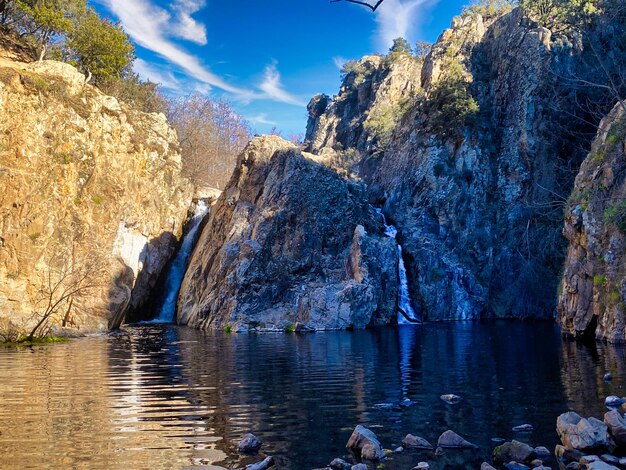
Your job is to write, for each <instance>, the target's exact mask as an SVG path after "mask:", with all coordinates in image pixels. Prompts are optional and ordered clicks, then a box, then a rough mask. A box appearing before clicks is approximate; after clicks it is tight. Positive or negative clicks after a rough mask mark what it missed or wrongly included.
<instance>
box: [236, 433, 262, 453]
mask: <svg viewBox="0 0 626 470" xmlns="http://www.w3.org/2000/svg"><path fill="white" fill-rule="evenodd" d="M262 445H263V442H262V441H261V440H260V439H258V438H257V437H256V436H255V435H254V434H252V433H248V434H245V435H244V436H243V438H242V439H241V441H240V442H239V445H238V446H237V449H238V450H239V452H241V453H244V454H250V453H254V452H258V450H259V449H260V448H261V446H262Z"/></svg>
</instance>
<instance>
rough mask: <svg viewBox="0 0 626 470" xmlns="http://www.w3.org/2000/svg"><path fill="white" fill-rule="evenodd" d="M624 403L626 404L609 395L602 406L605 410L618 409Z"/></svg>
mask: <svg viewBox="0 0 626 470" xmlns="http://www.w3.org/2000/svg"><path fill="white" fill-rule="evenodd" d="M624 403H626V400H624V399H623V398H620V397H616V396H614V395H610V396H608V397H606V398H605V399H604V406H606V407H607V408H619V407H620V406H622V405H623V404H624Z"/></svg>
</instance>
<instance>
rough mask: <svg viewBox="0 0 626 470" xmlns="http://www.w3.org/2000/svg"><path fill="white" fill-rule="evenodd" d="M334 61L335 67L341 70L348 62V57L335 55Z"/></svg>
mask: <svg viewBox="0 0 626 470" xmlns="http://www.w3.org/2000/svg"><path fill="white" fill-rule="evenodd" d="M333 62H334V64H335V67H337V68H338V69H339V70H341V69H342V68H343V66H344V65H345V63H346V62H348V59H346V58H345V57H341V56H337V57H333Z"/></svg>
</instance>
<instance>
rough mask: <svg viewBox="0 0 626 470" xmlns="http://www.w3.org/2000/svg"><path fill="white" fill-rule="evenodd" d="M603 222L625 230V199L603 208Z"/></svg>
mask: <svg viewBox="0 0 626 470" xmlns="http://www.w3.org/2000/svg"><path fill="white" fill-rule="evenodd" d="M604 222H606V223H608V224H613V225H615V226H616V227H617V228H618V229H619V230H621V231H622V232H626V200H623V201H620V202H617V203H615V204H611V205H609V206H608V207H607V208H606V209H605V210H604Z"/></svg>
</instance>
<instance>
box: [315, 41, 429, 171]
mask: <svg viewBox="0 0 626 470" xmlns="http://www.w3.org/2000/svg"><path fill="white" fill-rule="evenodd" d="M420 69H421V63H420V61H418V60H416V59H415V58H414V57H411V56H410V55H408V54H401V55H398V56H397V57H395V58H394V60H391V59H390V58H389V57H384V56H366V57H363V58H362V59H361V60H359V61H357V62H353V63H352V65H351V66H350V67H348V68H347V70H346V75H345V77H344V80H343V83H342V86H341V89H340V90H339V94H338V95H337V96H335V97H334V98H333V99H331V98H329V97H328V96H326V95H317V96H315V97H314V98H313V99H312V100H311V102H310V103H309V105H308V111H309V121H308V123H307V129H306V135H305V148H306V150H308V151H311V152H313V153H316V154H320V153H324V151H328V150H330V149H332V150H334V151H336V152H338V153H337V155H336V158H338V159H343V160H344V161H345V162H344V165H343V166H350V164H351V163H356V162H359V165H357V167H355V168H352V169H353V170H355V171H357V172H360V173H364V172H367V170H368V168H369V166H371V165H369V166H368V165H366V162H367V159H368V157H369V156H371V155H373V154H374V155H379V154H380V152H381V151H382V148H383V147H384V145H385V143H386V142H387V141H388V139H389V137H390V134H391V132H392V131H393V129H394V127H395V126H396V124H397V121H398V120H399V119H400V117H401V116H402V114H403V112H404V111H405V110H406V109H407V108H408V107H409V106H410V104H411V103H412V102H413V101H414V99H415V96H416V95H417V94H419V92H420ZM359 167H360V168H359Z"/></svg>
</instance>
